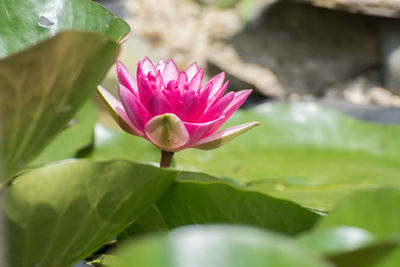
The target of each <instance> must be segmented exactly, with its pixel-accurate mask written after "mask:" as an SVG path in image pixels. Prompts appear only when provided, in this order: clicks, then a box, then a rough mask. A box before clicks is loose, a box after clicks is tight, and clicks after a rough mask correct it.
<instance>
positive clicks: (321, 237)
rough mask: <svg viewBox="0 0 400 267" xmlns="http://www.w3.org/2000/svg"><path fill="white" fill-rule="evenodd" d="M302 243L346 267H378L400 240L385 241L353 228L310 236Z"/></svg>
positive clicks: (327, 231) (305, 236)
mask: <svg viewBox="0 0 400 267" xmlns="http://www.w3.org/2000/svg"><path fill="white" fill-rule="evenodd" d="M298 241H299V242H300V243H301V244H303V245H305V246H307V247H309V248H310V249H312V250H314V251H316V252H319V253H323V254H324V255H326V256H327V257H329V259H330V260H331V261H333V262H334V263H335V264H336V265H337V266H343V267H344V266H349V267H350V266H357V267H362V266H375V265H374V264H376V263H378V262H381V261H382V260H384V259H385V257H387V256H388V255H389V254H390V253H392V252H393V250H394V249H395V248H396V247H398V245H399V244H400V242H399V241H400V240H395V239H393V238H388V239H381V238H378V237H377V236H376V235H375V234H373V233H371V232H369V231H366V230H364V229H361V228H357V227H349V226H338V227H333V228H328V229H320V230H317V231H312V232H307V233H304V234H302V235H300V236H299V237H298Z"/></svg>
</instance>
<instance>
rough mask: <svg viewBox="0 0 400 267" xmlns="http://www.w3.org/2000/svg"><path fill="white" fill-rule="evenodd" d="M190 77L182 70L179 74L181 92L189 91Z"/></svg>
mask: <svg viewBox="0 0 400 267" xmlns="http://www.w3.org/2000/svg"><path fill="white" fill-rule="evenodd" d="M187 82H188V78H187V75H186V73H185V72H181V73H180V74H179V76H178V80H177V86H178V89H179V91H180V92H181V94H183V93H184V92H185V91H187Z"/></svg>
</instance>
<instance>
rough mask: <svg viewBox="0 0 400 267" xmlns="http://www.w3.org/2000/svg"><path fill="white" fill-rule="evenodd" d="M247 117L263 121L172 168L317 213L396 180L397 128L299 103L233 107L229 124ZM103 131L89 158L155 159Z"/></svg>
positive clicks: (137, 143) (135, 142) (130, 139)
mask: <svg viewBox="0 0 400 267" xmlns="http://www.w3.org/2000/svg"><path fill="white" fill-rule="evenodd" d="M248 121H260V126H258V127H257V128H255V129H253V130H251V131H249V132H248V133H246V134H244V135H243V136H240V137H238V138H237V139H236V140H234V141H232V142H231V143H229V144H227V145H225V146H223V147H221V148H218V149H215V150H211V151H199V150H195V149H187V150H183V151H181V152H178V153H176V154H175V156H174V162H175V165H174V166H175V167H176V168H177V169H180V170H185V171H195V172H198V171H201V172H206V173H209V174H211V175H213V176H216V177H224V178H229V179H230V180H231V181H234V182H235V183H239V184H242V185H245V186H249V187H250V188H251V189H253V190H256V191H259V192H263V193H265V194H268V195H271V196H274V197H278V198H283V199H288V200H292V201H294V202H296V203H299V204H301V205H303V206H306V207H309V208H312V209H316V210H320V211H329V210H331V209H332V208H333V207H334V206H335V205H336V204H337V203H340V202H341V201H342V200H343V199H345V198H346V197H348V196H351V195H352V194H354V193H355V192H359V191H365V190H371V189H374V188H381V187H386V186H388V185H391V186H396V187H397V186H399V185H400V179H398V178H399V177H400V127H399V126H394V125H378V124H373V123H367V122H363V121H360V120H357V119H354V118H352V117H350V116H347V115H345V114H343V113H341V112H337V111H333V110H331V109H327V108H324V107H321V106H319V105H317V104H314V103H299V104H291V105H287V104H263V105H260V106H258V107H255V108H253V109H249V110H244V111H238V112H236V114H234V115H233V116H232V117H231V118H230V119H229V120H228V122H227V124H226V127H229V126H232V125H237V124H241V123H245V122H248ZM100 129H101V130H102V132H103V133H105V132H108V133H109V134H108V135H107V136H108V137H109V138H108V139H107V142H100V143H97V144H96V147H95V150H94V151H93V154H92V156H93V157H94V158H102V159H108V158H113V157H117V158H129V159H132V160H135V161H151V162H157V161H158V160H159V155H158V153H159V152H158V151H157V150H156V149H155V148H154V147H153V146H152V145H151V144H150V143H148V142H146V141H145V140H143V139H140V138H137V137H134V136H131V135H128V134H124V133H122V132H120V131H116V130H109V129H106V128H104V127H101V128H100ZM101 140H104V139H101ZM143 151H145V153H144V154H142V153H143Z"/></svg>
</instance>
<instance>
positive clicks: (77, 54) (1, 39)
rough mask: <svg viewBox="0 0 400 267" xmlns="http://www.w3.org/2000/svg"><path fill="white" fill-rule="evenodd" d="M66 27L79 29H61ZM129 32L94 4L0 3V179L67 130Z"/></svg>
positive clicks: (76, 1)
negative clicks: (119, 40) (1, 168)
mask: <svg viewBox="0 0 400 267" xmlns="http://www.w3.org/2000/svg"><path fill="white" fill-rule="evenodd" d="M44 17H46V18H47V19H49V20H50V21H46V19H45V18H44ZM41 20H42V21H41ZM51 23H53V24H52V25H50V24H51ZM44 24H48V25H47V26H46V25H44ZM71 29H73V30H79V31H65V30H71ZM60 31H64V32H61V33H59V34H57V33H58V32H60ZM83 31H87V32H83ZM88 31H93V32H88ZM128 31H129V27H128V26H127V24H126V23H125V22H123V21H122V20H120V19H117V18H115V17H114V16H113V15H112V14H111V13H110V12H109V11H107V10H106V9H104V8H103V7H101V6H99V5H97V4H95V3H93V2H91V1H86V0H84V1H82V0H73V1H70V0H68V1H67V0H61V1H51V0H40V1H20V2H18V4H16V3H15V1H13V0H4V1H1V2H0V58H1V57H3V59H2V60H1V61H0V121H1V126H0V136H1V137H2V141H1V143H0V159H1V162H0V165H2V166H3V173H2V175H0V178H2V179H1V181H0V184H1V183H4V182H5V181H6V180H8V179H10V178H11V177H12V176H13V175H15V174H16V172H17V171H19V170H21V169H22V168H24V167H25V166H26V165H27V164H28V163H29V162H30V161H31V160H32V159H33V158H34V157H35V156H37V155H38V154H39V152H41V151H42V150H43V148H44V147H45V145H46V144H48V143H49V142H50V140H51V139H52V138H54V136H55V135H56V134H58V133H59V132H60V131H61V130H62V129H63V128H64V127H65V125H66V124H67V122H68V121H69V120H70V119H71V118H72V116H73V115H74V113H75V112H76V111H77V110H78V109H79V108H80V107H81V106H82V105H83V104H84V103H85V101H86V100H87V99H88V98H89V96H90V95H91V94H92V92H93V90H94V89H95V87H96V85H98V84H99V83H100V82H101V80H102V79H103V77H104V76H105V74H106V72H107V70H108V68H109V67H110V66H111V64H112V63H113V62H114V60H115V57H116V54H117V52H118V44H117V43H116V42H115V40H117V39H119V38H121V37H122V36H123V35H124V34H126V33H127V32H128ZM49 37H51V38H49ZM46 38H48V39H46ZM7 56H8V57H7ZM4 57H5V58H4ZM3 177H4V178H3Z"/></svg>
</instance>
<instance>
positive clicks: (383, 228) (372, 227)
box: [318, 189, 400, 237]
mask: <svg viewBox="0 0 400 267" xmlns="http://www.w3.org/2000/svg"><path fill="white" fill-rule="evenodd" d="M399 203H400V190H395V189H382V190H378V191H372V192H364V193H361V194H358V195H356V196H354V197H352V198H351V199H349V200H348V201H345V202H344V203H342V205H340V206H339V207H338V208H337V209H335V210H334V211H332V212H331V213H330V214H329V215H327V216H325V217H323V219H322V220H320V222H319V224H318V229H327V228H330V227H335V226H339V225H346V226H354V227H359V228H363V229H365V230H367V231H370V232H372V233H374V234H375V235H378V236H381V237H388V236H392V235H393V234H398V235H399V236H400V223H399V222H400V205H399Z"/></svg>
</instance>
